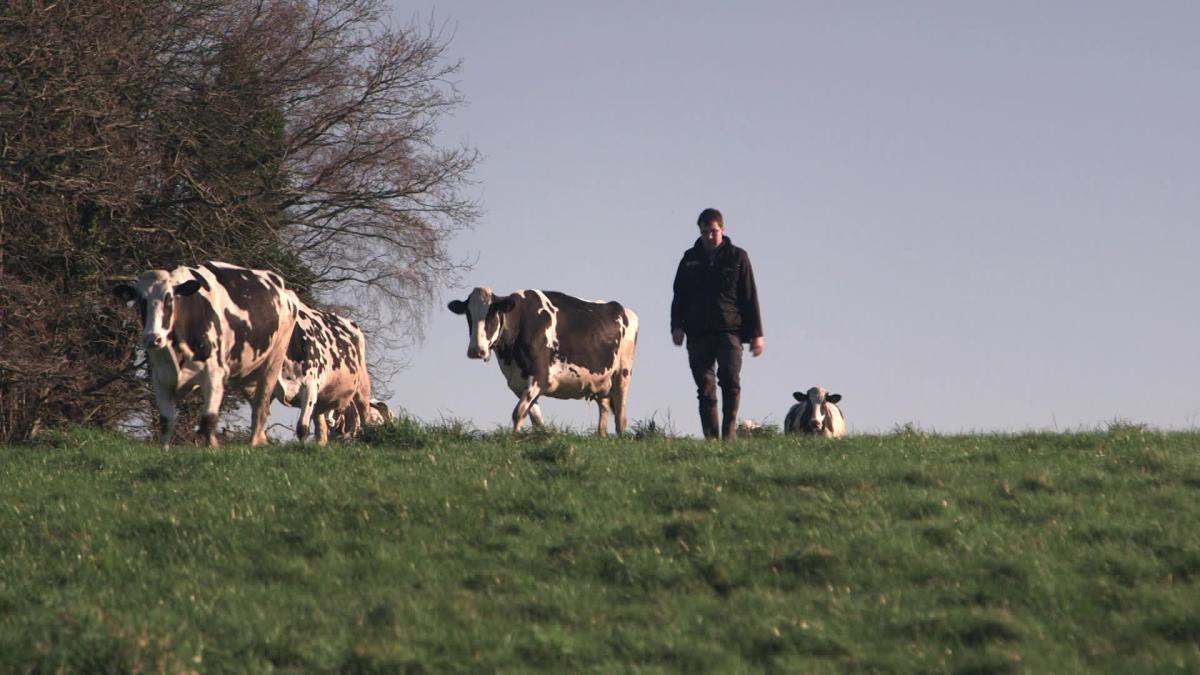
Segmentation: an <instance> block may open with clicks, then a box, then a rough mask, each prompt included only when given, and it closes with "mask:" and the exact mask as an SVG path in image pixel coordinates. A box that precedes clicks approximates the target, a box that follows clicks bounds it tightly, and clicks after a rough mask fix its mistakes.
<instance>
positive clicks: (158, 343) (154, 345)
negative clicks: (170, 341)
mask: <svg viewBox="0 0 1200 675" xmlns="http://www.w3.org/2000/svg"><path fill="white" fill-rule="evenodd" d="M166 346H167V336H166V335H163V334H162V333H146V334H145V335H142V347H143V348H145V349H163V348H164V347H166Z"/></svg>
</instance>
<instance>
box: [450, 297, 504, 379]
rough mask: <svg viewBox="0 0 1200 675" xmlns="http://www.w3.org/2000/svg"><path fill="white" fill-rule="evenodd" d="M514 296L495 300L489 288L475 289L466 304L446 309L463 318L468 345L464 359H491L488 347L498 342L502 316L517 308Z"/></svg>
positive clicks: (461, 302)
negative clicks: (467, 334) (465, 321)
mask: <svg viewBox="0 0 1200 675" xmlns="http://www.w3.org/2000/svg"><path fill="white" fill-rule="evenodd" d="M517 298H518V296H517V294H515V293H514V294H512V295H509V296H505V297H503V298H497V297H496V296H495V295H493V294H492V289H490V288H476V289H475V290H473V291H471V294H470V295H469V296H467V299H466V300H454V301H453V302H451V303H450V304H449V305H447V307H448V308H449V309H450V311H451V312H454V313H455V314H462V315H465V316H466V317H467V330H468V331H469V332H470V338H471V341H470V342H469V343H468V344H467V358H469V359H483V360H484V361H487V360H488V359H489V358H491V355H492V347H493V346H494V345H495V344H496V341H497V340H498V339H500V332H501V330H502V329H503V328H504V315H505V314H507V313H509V312H511V311H512V310H513V308H514V307H516V306H517Z"/></svg>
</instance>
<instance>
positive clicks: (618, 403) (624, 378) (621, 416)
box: [609, 369, 633, 436]
mask: <svg viewBox="0 0 1200 675" xmlns="http://www.w3.org/2000/svg"><path fill="white" fill-rule="evenodd" d="M615 379H616V382H615V383H614V384H613V389H612V392H611V393H610V394H609V398H610V399H611V402H612V411H613V417H614V421H615V422H616V424H617V435H618V436H622V435H624V434H625V422H626V420H625V416H626V413H625V402H626V401H627V400H628V399H629V381H630V380H631V379H633V378H632V377H631V376H630V373H629V370H628V369H624V370H622V372H621V373H618V374H617V376H616V378H615Z"/></svg>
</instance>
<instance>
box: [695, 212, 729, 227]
mask: <svg viewBox="0 0 1200 675" xmlns="http://www.w3.org/2000/svg"><path fill="white" fill-rule="evenodd" d="M705 223H716V224H718V225H720V226H721V227H725V217H724V216H722V215H721V212H720V211H718V210H716V209H712V208H709V209H704V210H703V211H701V212H700V217H699V218H697V219H696V226H697V227H703V226H704V224H705Z"/></svg>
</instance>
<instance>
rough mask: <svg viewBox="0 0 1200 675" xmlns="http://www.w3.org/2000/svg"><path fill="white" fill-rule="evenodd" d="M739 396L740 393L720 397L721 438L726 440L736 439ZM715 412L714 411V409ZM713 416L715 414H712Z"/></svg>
mask: <svg viewBox="0 0 1200 675" xmlns="http://www.w3.org/2000/svg"><path fill="white" fill-rule="evenodd" d="M740 398H741V395H740V394H735V395H733V396H728V397H722V400H721V412H722V414H723V415H722V419H721V439H722V440H726V441H736V440H737V416H738V401H739V399H740ZM714 412H715V411H714ZM714 416H715V415H714Z"/></svg>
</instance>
